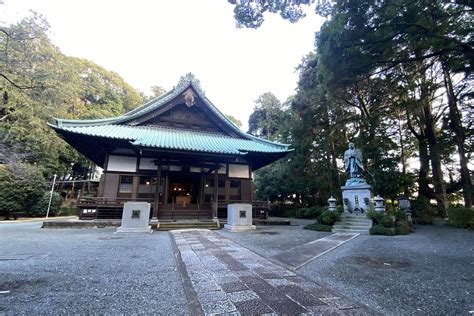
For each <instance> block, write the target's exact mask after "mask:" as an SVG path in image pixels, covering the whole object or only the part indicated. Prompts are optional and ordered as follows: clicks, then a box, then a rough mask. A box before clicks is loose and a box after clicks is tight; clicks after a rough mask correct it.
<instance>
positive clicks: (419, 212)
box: [412, 196, 437, 225]
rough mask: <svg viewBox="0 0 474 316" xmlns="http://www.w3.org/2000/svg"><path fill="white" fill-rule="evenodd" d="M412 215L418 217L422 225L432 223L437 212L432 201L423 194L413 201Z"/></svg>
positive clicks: (417, 219) (417, 220) (418, 221)
mask: <svg viewBox="0 0 474 316" xmlns="http://www.w3.org/2000/svg"><path fill="white" fill-rule="evenodd" d="M412 208H413V212H412V217H413V218H416V222H417V223H418V224H421V225H431V224H433V220H434V219H435V217H436V215H437V212H436V209H435V208H434V207H433V206H432V205H431V203H430V201H429V200H428V199H427V198H426V197H423V196H420V197H418V198H417V199H416V200H415V201H414V202H413V203H412Z"/></svg>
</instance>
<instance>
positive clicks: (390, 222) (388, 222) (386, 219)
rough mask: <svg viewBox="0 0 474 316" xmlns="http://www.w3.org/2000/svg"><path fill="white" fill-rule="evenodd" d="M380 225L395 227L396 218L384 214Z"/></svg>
mask: <svg viewBox="0 0 474 316" xmlns="http://www.w3.org/2000/svg"><path fill="white" fill-rule="evenodd" d="M378 224H380V225H382V226H384V227H390V228H392V227H394V226H395V217H394V216H393V215H390V214H388V213H383V214H382V216H381V217H380V221H379V223H378Z"/></svg>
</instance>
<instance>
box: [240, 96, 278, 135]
mask: <svg viewBox="0 0 474 316" xmlns="http://www.w3.org/2000/svg"><path fill="white" fill-rule="evenodd" d="M284 117H285V111H284V110H283V105H282V104H281V102H280V100H278V98H277V97H276V96H275V95H274V94H273V93H271V92H265V93H263V94H262V95H261V96H259V97H258V98H257V99H256V100H255V106H254V109H253V112H252V114H250V117H249V131H248V132H249V133H250V134H252V135H255V136H258V137H263V138H266V139H270V140H278V139H281V138H283V137H284V135H283V133H284V128H283V126H284V125H285V124H284V122H285V118H284Z"/></svg>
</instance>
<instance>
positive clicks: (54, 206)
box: [29, 192, 63, 216]
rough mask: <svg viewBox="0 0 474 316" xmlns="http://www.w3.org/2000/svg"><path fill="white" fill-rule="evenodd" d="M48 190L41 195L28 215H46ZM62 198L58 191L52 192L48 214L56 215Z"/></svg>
mask: <svg viewBox="0 0 474 316" xmlns="http://www.w3.org/2000/svg"><path fill="white" fill-rule="evenodd" d="M49 198H50V192H45V193H44V194H43V197H42V198H41V199H40V200H39V202H38V204H36V205H35V206H34V207H33V210H32V211H31V212H30V214H29V215H30V216H46V212H47V210H48V204H49ZM62 202H63V198H62V196H61V194H59V193H58V192H53V197H52V199H51V208H50V210H49V215H52V216H54V215H56V214H58V212H59V208H60V207H61V203H62Z"/></svg>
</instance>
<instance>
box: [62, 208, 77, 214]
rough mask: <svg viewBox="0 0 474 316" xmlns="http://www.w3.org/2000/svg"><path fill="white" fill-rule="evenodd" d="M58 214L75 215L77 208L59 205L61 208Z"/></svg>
mask: <svg viewBox="0 0 474 316" xmlns="http://www.w3.org/2000/svg"><path fill="white" fill-rule="evenodd" d="M59 215H60V216H71V215H77V209H76V208H74V207H61V209H60V210H59Z"/></svg>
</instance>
